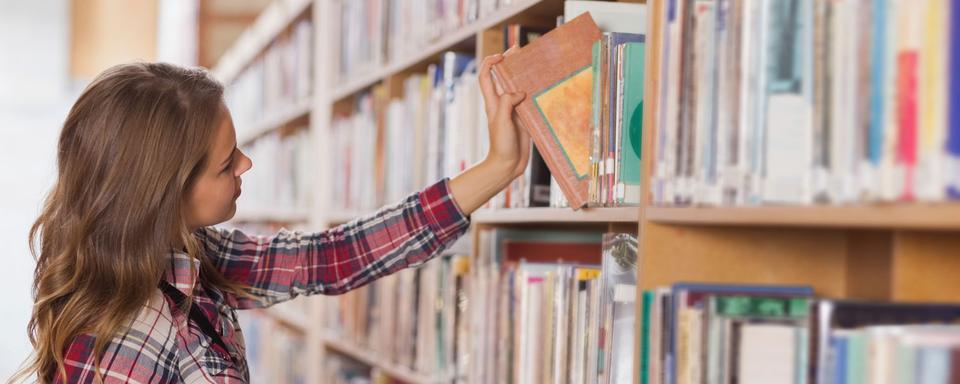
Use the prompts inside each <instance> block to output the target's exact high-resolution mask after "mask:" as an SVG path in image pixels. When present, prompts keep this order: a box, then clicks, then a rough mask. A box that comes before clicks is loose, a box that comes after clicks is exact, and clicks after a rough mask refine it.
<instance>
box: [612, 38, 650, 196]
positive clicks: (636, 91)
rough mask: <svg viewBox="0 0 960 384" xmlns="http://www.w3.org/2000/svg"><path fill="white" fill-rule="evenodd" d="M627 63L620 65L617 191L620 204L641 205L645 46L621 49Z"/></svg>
mask: <svg viewBox="0 0 960 384" xmlns="http://www.w3.org/2000/svg"><path fill="white" fill-rule="evenodd" d="M619 49H620V50H621V54H620V56H621V57H623V60H622V61H621V63H620V67H619V68H620V70H619V73H620V76H619V81H618V84H619V88H620V89H619V92H618V93H620V94H621V97H620V102H619V104H618V111H619V112H618V116H617V117H616V119H615V121H616V123H617V124H618V125H619V127H618V128H617V130H616V131H617V132H619V134H620V139H619V140H617V141H618V143H617V147H618V152H617V153H618V154H617V156H616V158H617V164H619V166H618V167H617V169H616V176H615V178H614V179H615V180H616V181H617V183H616V186H615V188H614V196H615V198H614V202H615V203H616V204H639V203H640V187H641V186H640V173H641V169H640V162H641V160H640V159H641V158H642V157H641V154H642V152H643V151H642V146H643V108H644V107H643V101H644V100H643V95H644V85H645V83H644V73H645V71H646V68H645V50H646V44H645V43H626V44H623V45H622V46H621V47H620V48H619Z"/></svg>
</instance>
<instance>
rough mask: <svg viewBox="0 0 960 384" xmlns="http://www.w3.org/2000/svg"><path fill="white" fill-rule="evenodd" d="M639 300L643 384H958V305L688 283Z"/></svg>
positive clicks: (797, 288) (647, 293)
mask: <svg viewBox="0 0 960 384" xmlns="http://www.w3.org/2000/svg"><path fill="white" fill-rule="evenodd" d="M640 302H641V303H640V305H641V319H640V327H639V329H640V330H641V331H640V332H641V335H640V353H639V355H638V361H639V364H640V369H639V372H640V382H641V383H643V384H647V383H680V384H683V383H708V384H713V383H718V384H719V383H795V384H805V383H820V384H830V383H833V384H846V383H850V384H853V383H864V384H865V383H948V382H953V381H948V379H949V380H957V379H960V326H958V325H956V324H957V322H958V321H960V306H958V305H945V304H907V303H890V302H870V301H852V300H848V301H842V300H827V299H815V298H814V297H813V290H812V289H811V288H810V287H805V286H757V285H716V284H697V283H678V284H675V285H673V286H672V287H665V288H660V289H654V290H648V291H644V292H643V294H642V297H641V299H640ZM944 324H953V325H944ZM951 359H956V360H951ZM953 361H956V364H955V363H954V362H953ZM951 377H952V379H951Z"/></svg>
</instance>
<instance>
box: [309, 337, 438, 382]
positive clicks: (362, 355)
mask: <svg viewBox="0 0 960 384" xmlns="http://www.w3.org/2000/svg"><path fill="white" fill-rule="evenodd" d="M323 344H324V346H325V347H326V348H327V349H329V350H331V351H333V352H336V353H340V354H343V355H344V356H348V357H350V358H351V359H354V360H357V361H359V362H361V363H363V364H365V365H368V366H370V367H371V368H373V369H377V370H380V371H381V372H382V373H383V374H386V375H387V376H389V377H392V378H394V379H397V380H400V381H402V382H404V383H410V384H438V383H445V382H449V381H450V380H451V379H452V378H451V377H450V375H429V374H423V373H420V372H416V371H414V370H412V369H410V368H408V367H404V366H401V365H399V364H396V363H393V362H390V361H386V360H384V359H382V358H380V357H378V356H377V355H376V353H374V352H373V351H370V350H367V349H364V348H362V347H360V346H357V345H355V344H353V343H351V342H348V341H345V340H342V339H339V338H337V337H336V336H332V335H329V334H328V335H326V336H324V338H323Z"/></svg>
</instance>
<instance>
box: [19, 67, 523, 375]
mask: <svg viewBox="0 0 960 384" xmlns="http://www.w3.org/2000/svg"><path fill="white" fill-rule="evenodd" d="M501 59H502V57H501V56H500V55H495V56H491V57H488V58H487V59H485V60H484V61H483V64H482V65H481V68H480V74H479V78H480V83H481V84H480V85H481V89H482V93H483V97H484V102H485V106H486V113H487V115H488V116H490V119H489V121H490V124H489V132H490V152H489V153H488V154H487V156H486V158H485V159H484V160H483V161H482V162H480V163H478V164H477V165H475V166H473V167H472V168H470V169H468V170H466V171H465V172H463V173H461V174H460V175H458V176H456V177H454V178H453V179H450V180H447V179H444V180H441V181H439V182H437V183H436V184H433V185H431V186H429V187H427V188H426V189H424V190H422V191H420V192H418V193H415V194H413V195H410V196H409V197H407V198H406V199H404V200H403V201H401V202H399V203H398V204H396V205H393V206H389V207H386V208H383V209H381V210H380V211H379V212H377V213H375V214H373V215H371V216H369V217H366V218H362V219H360V220H357V221H354V222H352V223H350V224H347V225H344V226H341V227H338V228H334V229H331V230H328V231H324V232H319V233H291V232H286V231H281V232H280V233H278V234H276V235H274V236H272V237H255V236H248V235H246V234H244V233H242V232H239V231H235V230H234V231H226V230H218V229H214V228H211V227H210V226H212V225H215V224H218V223H222V222H224V221H226V220H229V219H230V218H231V217H232V216H233V214H234V212H235V210H236V199H237V197H238V196H240V193H241V187H240V185H241V180H240V179H241V176H242V175H243V174H244V173H245V172H246V171H247V170H249V169H250V167H251V166H252V163H251V161H250V159H249V158H247V157H246V156H245V155H244V154H243V153H242V152H241V151H240V150H239V149H237V147H236V135H235V132H234V128H233V123H232V121H231V118H230V113H229V111H228V110H227V108H226V107H225V106H224V104H223V87H222V85H220V84H219V83H217V82H216V81H214V80H212V79H211V78H210V77H209V75H208V74H207V73H206V72H205V71H202V70H198V69H186V68H180V67H176V66H172V65H167V64H144V63H138V64H128V65H120V66H117V67H114V68H112V69H109V70H107V71H106V72H104V73H103V74H101V75H100V76H99V77H98V78H97V79H95V80H94V81H93V82H92V83H91V84H90V85H89V86H88V87H87V89H86V90H85V91H84V92H83V94H82V95H81V96H80V98H79V99H78V100H77V102H76V103H75V104H74V105H73V107H72V108H71V110H70V113H69V115H68V116H67V119H66V121H65V123H64V126H63V131H62V133H61V136H60V142H59V152H58V153H59V155H58V179H57V182H56V185H55V186H54V188H53V190H52V191H51V193H50V196H49V197H48V198H47V201H46V204H45V206H44V209H43V212H42V214H41V215H40V217H39V218H38V219H37V221H36V223H35V224H34V226H33V228H32V231H31V239H32V241H31V243H32V244H31V245H32V246H33V252H34V254H35V256H36V257H37V268H36V272H35V276H34V279H35V280H34V295H35V300H36V303H35V305H34V309H33V316H32V318H31V321H30V324H29V331H30V332H29V333H30V339H31V342H32V343H33V345H34V348H35V350H36V352H35V354H34V356H32V357H31V359H30V360H29V361H28V365H27V366H26V368H25V369H24V370H23V371H21V373H20V377H21V378H23V377H27V376H33V375H35V376H36V378H37V379H38V380H39V381H40V382H44V383H47V382H69V383H77V382H81V383H86V382H100V381H103V382H139V383H178V382H190V383H193V382H204V383H207V382H209V383H244V382H247V381H248V378H249V375H248V372H247V364H246V361H245V357H244V347H243V339H242V335H241V333H240V329H239V327H238V324H237V318H236V313H235V311H236V310H237V309H250V308H263V307H266V306H270V305H272V304H276V303H279V302H281V301H285V300H290V299H292V298H294V297H296V296H299V295H310V294H328V295H335V294H340V293H344V292H346V291H349V290H351V289H354V288H357V287H360V286H362V285H364V284H366V283H369V282H370V281H372V280H375V279H377V278H379V277H382V276H384V275H387V274H390V273H393V272H396V271H397V270H399V269H402V268H405V267H410V266H415V265H419V264H421V263H423V262H425V261H427V260H429V259H430V258H431V257H433V256H434V255H436V254H438V253H439V252H440V251H441V250H442V249H444V248H445V247H446V246H448V245H449V244H450V243H451V242H453V241H454V240H455V239H456V238H457V237H458V236H460V235H462V234H463V233H464V232H465V231H466V228H467V225H468V216H469V215H470V213H471V212H473V211H474V210H475V209H477V208H478V207H479V206H480V205H482V204H483V203H484V202H485V201H487V200H488V199H489V198H490V197H492V196H493V195H494V194H495V193H497V192H498V191H500V190H501V189H503V188H504V187H505V186H506V185H507V184H508V183H509V182H510V180H512V179H514V178H515V177H517V176H518V175H520V174H521V173H522V172H523V169H524V167H525V165H526V163H527V157H528V148H529V139H528V138H527V137H526V135H525V134H524V133H522V132H520V131H518V130H517V128H516V127H515V126H514V124H513V122H512V119H511V115H512V110H513V107H514V106H515V105H516V104H518V103H519V102H520V101H521V100H523V97H524V96H523V95H520V94H506V95H503V96H498V95H497V94H496V92H495V91H494V88H493V84H492V82H491V79H490V66H491V65H492V64H494V63H496V62H498V61H499V60H501ZM321 188H322V186H321Z"/></svg>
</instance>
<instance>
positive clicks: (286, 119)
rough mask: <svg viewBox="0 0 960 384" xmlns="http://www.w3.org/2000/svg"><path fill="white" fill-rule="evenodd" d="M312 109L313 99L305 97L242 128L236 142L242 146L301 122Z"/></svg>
mask: <svg viewBox="0 0 960 384" xmlns="http://www.w3.org/2000/svg"><path fill="white" fill-rule="evenodd" d="M312 109H313V99H310V98H308V99H305V100H302V101H299V102H297V103H296V104H294V105H291V106H290V107H289V108H284V109H282V110H279V111H277V112H272V113H270V114H269V115H267V116H266V117H264V118H263V119H262V120H260V121H258V122H254V123H253V124H250V126H249V127H248V128H247V129H246V130H244V131H243V132H244V133H243V134H242V135H239V137H237V144H238V145H240V146H244V145H247V144H250V143H252V142H253V141H254V140H256V139H258V138H260V137H261V136H263V135H266V134H269V133H271V132H275V131H277V130H280V129H283V128H284V127H288V126H294V125H296V124H298V123H300V124H302V123H303V122H304V121H306V120H308V119H309V117H310V111H311V110H312Z"/></svg>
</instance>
